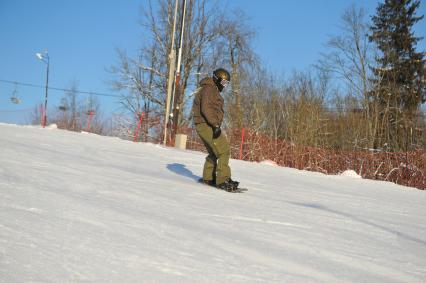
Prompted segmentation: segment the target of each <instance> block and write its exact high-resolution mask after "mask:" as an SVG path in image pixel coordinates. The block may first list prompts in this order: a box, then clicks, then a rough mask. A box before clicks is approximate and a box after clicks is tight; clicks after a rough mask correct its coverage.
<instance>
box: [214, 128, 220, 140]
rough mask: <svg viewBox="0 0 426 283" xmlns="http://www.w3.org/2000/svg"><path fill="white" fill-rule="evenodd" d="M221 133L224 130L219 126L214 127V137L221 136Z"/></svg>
mask: <svg viewBox="0 0 426 283" xmlns="http://www.w3.org/2000/svg"><path fill="white" fill-rule="evenodd" d="M221 133H222V131H221V130H220V127H219V126H216V127H213V139H217V138H218V137H220V134H221Z"/></svg>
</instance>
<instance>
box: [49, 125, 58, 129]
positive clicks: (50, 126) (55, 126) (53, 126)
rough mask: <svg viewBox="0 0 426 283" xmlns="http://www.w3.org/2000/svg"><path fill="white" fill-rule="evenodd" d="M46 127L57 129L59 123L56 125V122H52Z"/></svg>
mask: <svg viewBox="0 0 426 283" xmlns="http://www.w3.org/2000/svg"><path fill="white" fill-rule="evenodd" d="M46 129H48V130H56V129H58V125H56V124H50V125H49V126H47V127H46Z"/></svg>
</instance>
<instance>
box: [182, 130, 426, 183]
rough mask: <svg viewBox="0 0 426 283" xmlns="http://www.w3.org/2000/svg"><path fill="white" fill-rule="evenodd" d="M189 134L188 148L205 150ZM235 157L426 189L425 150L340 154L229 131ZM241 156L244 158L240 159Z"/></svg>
mask: <svg viewBox="0 0 426 283" xmlns="http://www.w3.org/2000/svg"><path fill="white" fill-rule="evenodd" d="M186 133H187V134H188V143H187V147H188V149H193V150H202V151H204V145H203V144H202V142H201V141H200V140H199V138H198V136H197V133H196V132H195V130H193V129H188V130H187V131H186ZM227 134H228V139H229V141H230V145H231V155H232V158H240V159H243V160H248V161H262V160H272V161H274V162H275V163H277V164H278V165H280V166H286V167H292V168H297V169H302V170H310V171H317V172H322V173H325V174H339V173H341V172H344V171H345V170H354V171H355V172H357V173H358V174H359V175H360V176H362V177H363V178H365V179H374V180H384V181H391V182H394V183H397V184H400V185H405V186H410V187H416V188H418V189H421V190H424V189H426V151H425V150H418V151H413V152H398V153H395V152H369V151H341V150H332V149H322V148H316V147H308V146H300V145H295V144H292V143H289V142H287V141H285V140H281V139H271V138H270V137H268V136H265V135H262V134H260V133H258V132H255V131H253V130H248V129H245V131H244V132H243V131H241V130H234V131H230V130H228V131H227ZM240 156H241V157H240Z"/></svg>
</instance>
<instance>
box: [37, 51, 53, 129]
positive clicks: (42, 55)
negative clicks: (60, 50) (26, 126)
mask: <svg viewBox="0 0 426 283" xmlns="http://www.w3.org/2000/svg"><path fill="white" fill-rule="evenodd" d="M36 56H37V58H38V59H40V60H41V61H43V62H44V63H46V66H47V67H46V94H45V98H44V113H43V120H42V126H43V128H44V127H46V121H47V90H48V85H49V60H50V58H49V54H48V53H47V49H46V50H45V51H44V53H36Z"/></svg>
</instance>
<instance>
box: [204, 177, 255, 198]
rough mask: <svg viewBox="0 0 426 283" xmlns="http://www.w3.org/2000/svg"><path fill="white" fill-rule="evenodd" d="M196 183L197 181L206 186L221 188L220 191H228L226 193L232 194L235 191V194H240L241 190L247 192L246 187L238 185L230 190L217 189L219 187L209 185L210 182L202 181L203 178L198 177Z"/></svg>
mask: <svg viewBox="0 0 426 283" xmlns="http://www.w3.org/2000/svg"><path fill="white" fill-rule="evenodd" d="M198 183H199V184H202V185H204V186H207V187H211V188H215V189H217V190H221V191H224V192H228V193H234V194H235V193H236V194H241V193H243V192H247V191H248V189H246V188H240V187H238V188H236V189H234V190H232V191H228V190H223V189H219V188H217V187H216V186H215V185H210V184H206V183H204V182H203V179H198Z"/></svg>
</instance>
